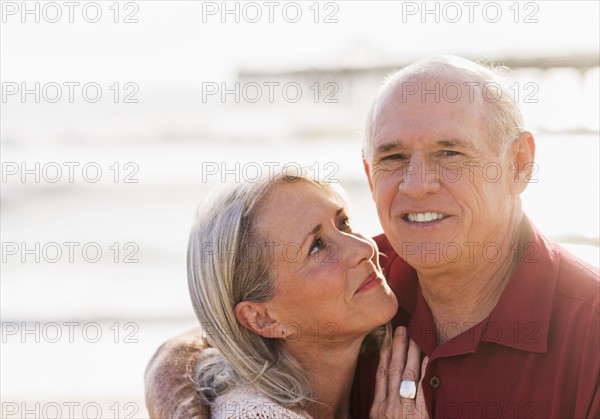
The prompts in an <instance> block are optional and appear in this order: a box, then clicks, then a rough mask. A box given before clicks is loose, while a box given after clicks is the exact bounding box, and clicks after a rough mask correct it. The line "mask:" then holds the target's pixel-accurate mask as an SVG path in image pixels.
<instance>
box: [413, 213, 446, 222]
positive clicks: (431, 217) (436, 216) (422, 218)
mask: <svg viewBox="0 0 600 419" xmlns="http://www.w3.org/2000/svg"><path fill="white" fill-rule="evenodd" d="M445 217H446V216H445V215H444V214H442V213H440V212H419V213H415V214H407V215H406V218H408V221H410V222H412V223H428V222H430V221H435V220H441V219H442V218H445Z"/></svg>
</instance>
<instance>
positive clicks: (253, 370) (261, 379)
mask: <svg viewBox="0 0 600 419" xmlns="http://www.w3.org/2000/svg"><path fill="white" fill-rule="evenodd" d="M299 181H304V182H311V183H313V184H315V185H318V186H320V187H322V188H325V189H327V190H328V191H329V192H331V193H332V194H334V195H335V196H336V197H339V198H340V199H341V200H343V201H345V199H344V198H343V197H342V196H340V194H339V193H338V192H337V191H336V190H334V189H333V188H332V187H331V186H330V185H328V184H326V183H322V182H319V181H317V180H314V179H311V178H310V177H308V176H306V175H305V174H304V173H298V174H296V175H294V176H289V175H287V174H284V173H279V174H276V175H272V176H271V177H270V178H269V179H261V180H259V181H257V182H254V183H249V182H248V183H243V184H239V185H236V186H235V187H234V188H233V189H230V190H227V191H226V192H225V193H222V194H220V195H218V196H217V197H216V198H212V199H210V200H209V201H208V202H204V203H203V204H202V205H201V206H200V209H199V212H198V219H197V222H196V224H195V225H194V226H193V228H192V231H191V234H190V239H189V245H188V254H187V266H188V268H187V269H188V286H189V290H190V295H191V299H192V304H193V307H194V311H195V312H196V316H197V317H198V319H199V321H200V323H201V326H202V327H203V330H204V332H205V338H206V340H207V343H208V344H210V346H211V348H210V349H205V350H204V351H203V352H202V355H201V357H200V359H199V361H198V364H197V366H196V385H197V388H198V390H199V393H200V396H201V397H202V399H203V400H204V401H205V402H208V403H210V402H212V401H213V400H214V399H215V397H217V396H218V395H220V394H223V393H225V392H226V391H228V390H229V389H232V388H235V387H237V386H242V385H252V386H254V387H255V388H256V389H257V390H258V391H260V392H262V393H264V394H265V395H266V396H268V397H269V398H271V399H272V400H273V401H275V402H277V403H279V404H280V405H282V406H284V407H287V408H294V407H301V406H302V405H304V404H305V403H306V401H308V400H310V397H311V385H310V382H309V380H308V377H307V376H306V374H305V372H304V371H303V369H302V367H301V366H300V364H299V363H298V362H297V361H296V360H295V359H294V358H293V357H292V356H291V355H289V354H288V353H287V352H286V351H285V350H284V348H283V346H282V342H281V340H280V339H269V338H264V337H262V336H260V335H258V334H256V333H254V332H252V331H250V330H248V329H246V328H245V327H243V326H241V325H240V324H239V323H238V322H237V320H236V317H235V314H234V308H235V306H236V305H237V304H238V303H239V302H241V301H253V302H266V301H269V300H270V299H271V298H273V297H274V294H275V289H274V285H273V277H272V269H271V263H272V260H270V258H269V252H268V251H267V242H266V240H267V239H266V238H265V237H261V234H260V232H258V231H256V228H255V224H256V217H257V214H258V213H259V211H260V208H261V204H262V203H263V202H264V200H265V197H266V196H267V195H268V193H269V192H270V191H271V190H272V188H273V187H274V186H275V185H278V184H282V183H295V182H299ZM388 329H389V328H387V329H385V330H388ZM388 333H389V331H388ZM384 335H385V333H383V332H382V331H381V330H378V331H377V332H376V333H373V336H370V337H369V339H365V343H364V345H363V346H367V345H368V346H370V347H373V346H378V343H379V342H380V340H381V337H382V336H384ZM374 341H375V342H376V344H375V345H373V342H374Z"/></svg>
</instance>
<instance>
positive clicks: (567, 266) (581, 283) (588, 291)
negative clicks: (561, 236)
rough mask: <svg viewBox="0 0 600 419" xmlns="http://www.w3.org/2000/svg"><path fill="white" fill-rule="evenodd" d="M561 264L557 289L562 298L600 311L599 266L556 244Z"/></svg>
mask: <svg viewBox="0 0 600 419" xmlns="http://www.w3.org/2000/svg"><path fill="white" fill-rule="evenodd" d="M556 249H557V253H558V257H559V265H558V282H557V286H556V291H557V292H558V294H559V296H560V297H561V298H565V299H569V300H573V301H575V302H577V301H578V302H580V303H581V304H584V305H589V306H591V307H593V309H594V310H595V311H596V312H600V275H599V273H598V268H597V267H594V266H591V265H589V264H587V263H586V262H584V261H582V260H580V259H578V258H577V257H576V256H574V255H573V254H571V253H569V252H568V251H567V250H565V249H564V248H562V247H561V246H559V245H556Z"/></svg>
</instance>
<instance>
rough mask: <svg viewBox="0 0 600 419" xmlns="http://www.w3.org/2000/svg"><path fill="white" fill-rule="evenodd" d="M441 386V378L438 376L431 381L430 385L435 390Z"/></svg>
mask: <svg viewBox="0 0 600 419" xmlns="http://www.w3.org/2000/svg"><path fill="white" fill-rule="evenodd" d="M440 384H441V381H440V378H439V377H438V376H437V375H434V376H433V377H431V379H430V380H429V385H430V386H431V387H433V388H438V387H439V386H440Z"/></svg>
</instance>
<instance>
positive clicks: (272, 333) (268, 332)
mask: <svg viewBox="0 0 600 419" xmlns="http://www.w3.org/2000/svg"><path fill="white" fill-rule="evenodd" d="M234 313H235V318H236V319H237V321H238V323H239V324H241V325H242V326H244V327H245V328H246V329H248V330H250V331H252V332H254V333H256V334H257V335H260V336H262V337H265V338H281V336H282V327H281V325H280V324H279V323H278V322H277V320H276V319H274V318H272V317H271V316H270V315H269V312H268V310H267V308H266V307H265V305H264V304H262V303H254V302H251V301H242V302H240V303H238V304H237V305H236V306H235V309H234Z"/></svg>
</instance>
